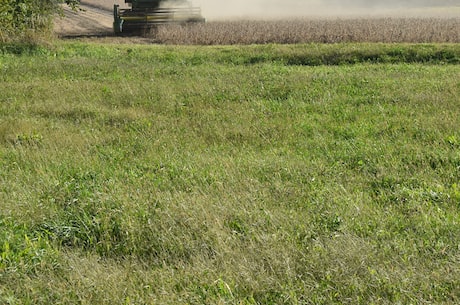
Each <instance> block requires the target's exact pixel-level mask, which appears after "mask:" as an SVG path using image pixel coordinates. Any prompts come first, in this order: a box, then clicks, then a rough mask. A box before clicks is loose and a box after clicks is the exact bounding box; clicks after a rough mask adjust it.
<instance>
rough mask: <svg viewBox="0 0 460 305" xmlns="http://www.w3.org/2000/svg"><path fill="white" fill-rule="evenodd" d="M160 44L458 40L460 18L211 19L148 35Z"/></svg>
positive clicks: (443, 41) (171, 26)
mask: <svg viewBox="0 0 460 305" xmlns="http://www.w3.org/2000/svg"><path fill="white" fill-rule="evenodd" d="M150 35H151V36H152V37H154V39H155V41H156V42H158V43H165V44H189V45H231V44H265V43H285V44H291V43H309V42H322V43H339V42H385V43H391V42H409V43H427V42H432V43H437V42H439V43H458V42H460V18H450V19H446V18H357V19H296V20H276V21H275V20H270V21H268V20H267V21H262V20H259V21H241V20H240V21H214V22H209V23H206V24H193V25H190V24H189V25H186V26H180V25H168V26H163V27H160V28H158V29H156V30H155V31H154V32H152V33H151V34H150Z"/></svg>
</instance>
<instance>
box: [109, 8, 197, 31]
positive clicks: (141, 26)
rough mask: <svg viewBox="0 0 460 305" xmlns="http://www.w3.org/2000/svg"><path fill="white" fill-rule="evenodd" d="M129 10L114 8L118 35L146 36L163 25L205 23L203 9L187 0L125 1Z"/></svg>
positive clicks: (115, 27)
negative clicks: (202, 14)
mask: <svg viewBox="0 0 460 305" xmlns="http://www.w3.org/2000/svg"><path fill="white" fill-rule="evenodd" d="M125 3H128V6H129V8H127V9H121V8H120V6H119V5H117V4H115V5H114V6H113V17H114V20H113V30H114V32H115V34H116V35H130V34H134V35H135V34H145V33H148V32H149V31H151V30H152V29H154V28H155V27H156V26H158V25H161V24H171V23H176V24H185V23H190V22H205V19H204V18H203V16H201V9H200V8H198V7H193V6H192V5H191V3H190V2H188V1H187V0H180V1H178V0H174V1H169V0H125Z"/></svg>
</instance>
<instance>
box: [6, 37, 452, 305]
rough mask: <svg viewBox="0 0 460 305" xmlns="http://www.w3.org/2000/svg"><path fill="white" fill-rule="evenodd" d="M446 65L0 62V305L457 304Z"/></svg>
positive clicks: (199, 50)
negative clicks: (0, 304) (157, 304)
mask: <svg viewBox="0 0 460 305" xmlns="http://www.w3.org/2000/svg"><path fill="white" fill-rule="evenodd" d="M16 50H17V49H16ZM12 53H23V54H22V55H13V54H12ZM369 53H370V54H377V55H378V56H379V58H382V60H370V59H369V58H368V57H366V56H365V55H366V54H369ZM332 54H336V55H337V58H339V59H340V58H354V59H353V60H337V59H336V60H335V61H333V60H334V56H332ZM401 54H406V55H404V56H401ZM417 54H419V55H420V54H424V55H423V56H425V57H423V58H425V59H424V60H420V59H417V58H421V57H420V56H419V57H417V56H418V55H417ZM439 54H444V55H443V56H444V57H441V58H440V57H439ZM445 54H448V55H445ZM458 54H459V46H458V45H455V44H454V45H398V44H396V45H384V44H377V45H367V44H343V45H314V44H312V45H297V46H279V45H268V46H247V47H241V46H233V47H173V46H130V45H117V46H113V45H102V46H101V45H97V44H83V43H60V44H58V45H57V46H55V47H54V48H52V49H38V50H35V49H32V50H28V51H26V52H25V53H24V52H22V51H21V50H20V52H16V51H15V52H9V51H4V53H3V55H1V56H0V69H1V72H2V73H1V74H0V75H1V76H0V78H1V82H0V92H1V94H0V117H1V121H0V168H1V175H0V189H1V192H0V202H1V204H0V247H1V255H0V300H1V303H7V304H8V303H10V304H27V303H33V304H50V303H59V302H61V303H81V304H131V303H134V304H144V303H145V304H155V303H161V304H180V303H189V304H218V303H222V304H223V303H229V304H283V303H284V304H334V303H336V304H370V303H375V304H394V303H403V304H409V303H436V304H456V303H458V302H459V299H460V291H459V287H460V283H459V279H460V268H459V259H460V257H459V254H458V253H459V252H458V249H459V245H460V227H459V220H460V217H459V216H460V214H459V212H460V131H459V129H458V126H460V107H459V104H458V103H459V99H458V97H459V96H460V80H459V78H458V76H459V75H460V66H459V65H458ZM392 56H393V57H392ZM405 56H406V57H405ZM293 58H297V59H298V58H300V59H302V60H297V61H296V60H292V59H293ZM307 59H308V60H307Z"/></svg>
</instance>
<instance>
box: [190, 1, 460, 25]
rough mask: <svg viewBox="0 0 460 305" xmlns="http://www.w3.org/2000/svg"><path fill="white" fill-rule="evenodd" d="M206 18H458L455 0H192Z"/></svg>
mask: <svg viewBox="0 0 460 305" xmlns="http://www.w3.org/2000/svg"><path fill="white" fill-rule="evenodd" d="M192 3H193V5H195V6H200V7H201V10H202V12H203V15H204V16H205V17H206V18H207V19H208V20H216V19H254V18H258V19H267V18H269V19H271V18H286V17H314V16H318V17H323V16H428V17H430V16H436V17H439V16H445V17H460V4H459V3H458V1H457V0H405V1H404V0H402V1H401V0H399V1H396V0H386V1H384V0H234V1H228V0H192Z"/></svg>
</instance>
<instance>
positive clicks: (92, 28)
mask: <svg viewBox="0 0 460 305" xmlns="http://www.w3.org/2000/svg"><path fill="white" fill-rule="evenodd" d="M114 3H117V4H120V6H121V7H124V1H123V0H95V1H81V5H80V7H81V9H82V10H81V11H77V12H74V11H72V10H71V9H70V8H69V7H67V6H64V16H63V17H60V18H59V17H58V18H56V21H55V27H54V28H55V32H56V34H57V35H58V36H60V37H75V36H77V37H78V36H88V37H90V36H111V35H112V22H113V15H112V14H113V11H112V10H113V5H114Z"/></svg>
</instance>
